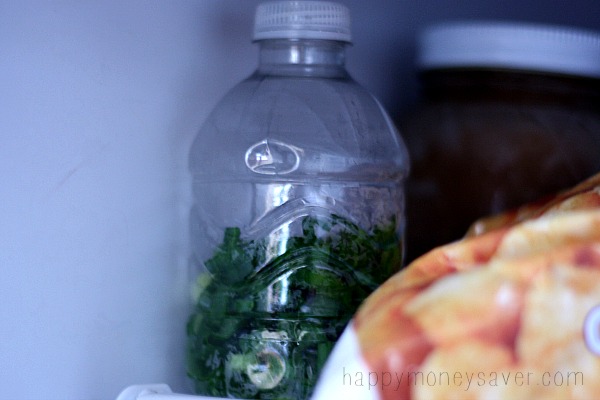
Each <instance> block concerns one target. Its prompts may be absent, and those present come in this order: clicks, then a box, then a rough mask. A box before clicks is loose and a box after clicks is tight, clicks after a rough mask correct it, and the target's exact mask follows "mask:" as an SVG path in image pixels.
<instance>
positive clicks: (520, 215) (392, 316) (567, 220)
mask: <svg viewBox="0 0 600 400" xmlns="http://www.w3.org/2000/svg"><path fill="white" fill-rule="evenodd" d="M599 396H600V174H598V175H596V176H594V177H592V178H590V179H589V180H587V181H585V182H583V183H582V184H580V185H578V186H576V187H575V188H573V189H571V190H569V191H566V192H564V193H561V194H559V195H557V196H556V197H554V198H552V199H548V200H546V201H543V202H540V203H537V204H531V205H525V206H523V207H522V208H520V209H518V210H514V211H511V212H509V213H506V214H503V215H500V216H495V217H491V218H486V219H483V220H481V221H477V222H475V223H474V224H473V226H472V228H471V229H470V230H469V232H468V233H467V235H466V237H465V238H464V239H462V240H459V241H457V242H454V243H450V244H448V245H445V246H442V247H439V248H436V249H434V250H432V251H430V252H429V253H427V254H425V255H424V256H422V257H420V258H418V259H417V260H415V261H414V262H412V263H411V264H410V265H409V266H407V267H406V268H405V269H404V270H402V271H401V272H399V273H397V274H396V275H394V276H393V277H391V278H390V279H389V280H388V281H386V282H385V283H384V284H383V285H382V286H380V287H379V288H378V289H377V290H376V291H375V292H374V293H373V294H372V295H371V296H369V297H368V298H367V299H366V301H365V302H364V303H363V304H362V305H361V307H360V308H359V310H358V311H357V313H356V315H355V316H354V318H353V319H352V321H351V322H350V323H349V325H348V327H347V329H346V331H345V332H344V334H343V335H342V337H341V338H340V340H339V341H338V343H337V344H336V347H335V348H334V350H333V352H332V354H331V356H330V357H329V360H328V361H327V364H326V366H325V369H324V371H323V373H322V375H321V377H320V380H319V382H318V385H317V388H316V390H315V394H314V396H313V399H315V400H324V399H332V398H343V399H344V400H352V399H365V400H366V399H381V400H391V399H414V400H417V399H426V400H434V399H532V398H543V399H561V400H562V399H585V400H587V399H593V398H600V397H599Z"/></svg>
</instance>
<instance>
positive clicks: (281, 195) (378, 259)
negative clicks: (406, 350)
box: [187, 41, 408, 399]
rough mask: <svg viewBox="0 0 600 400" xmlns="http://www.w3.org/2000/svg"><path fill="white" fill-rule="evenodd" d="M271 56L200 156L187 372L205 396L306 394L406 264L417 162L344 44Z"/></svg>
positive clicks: (204, 135) (280, 46)
mask: <svg viewBox="0 0 600 400" xmlns="http://www.w3.org/2000/svg"><path fill="white" fill-rule="evenodd" d="M299 47H301V48H302V49H303V50H302V51H299ZM261 54H263V58H261V65H260V67H259V69H258V70H257V72H256V73H255V74H253V75H252V76H251V77H249V78H248V79H246V80H245V81H243V82H241V83H240V84H238V85H237V86H236V87H235V88H233V90H232V91H231V92H230V93H229V94H227V95H226V96H225V98H224V99H223V100H222V101H221V102H220V103H219V104H218V106H217V107H216V108H215V110H214V111H213V112H212V114H211V115H210V116H209V118H208V120H207V121H206V122H205V124H204V126H203V127H202V129H201V131H200V133H199V135H198V137H197V139H196V141H195V142H194V144H193V146H192V149H191V154H190V170H191V173H192V176H193V189H194V190H193V192H194V207H193V210H192V213H191V239H192V243H191V244H192V250H193V253H192V257H191V267H192V268H191V269H192V271H193V282H192V286H193V301H194V304H195V311H194V313H193V315H191V317H190V319H189V323H188V326H187V333H188V338H189V340H188V361H187V371H188V375H189V376H190V377H191V378H192V380H193V382H194V385H195V390H196V392H197V393H199V394H207V395H214V396H222V397H225V396H231V397H238V398H246V399H249V398H295V399H302V398H308V397H309V396H310V394H311V392H312V389H313V386H314V384H315V382H316V379H317V377H318V375H319V372H320V370H321V368H322V366H323V364H324V362H325V360H326V358H327V357H328V355H329V352H330V351H331V349H332V347H333V345H334V343H335V341H336V340H337V339H338V337H339V335H340V334H341V332H342V331H343V329H344V327H345V325H346V324H347V322H348V320H349V319H350V318H351V316H352V315H353V313H354V312H355V310H356V309H357V307H358V306H359V304H360V303H361V302H362V300H363V299H364V298H365V297H366V296H367V295H368V294H369V293H371V292H372V291H373V290H374V289H375V288H376V287H377V286H378V285H379V284H380V283H382V282H383V281H384V280H385V279H387V278H388V277H389V276H391V275H392V274H393V273H394V272H396V271H398V270H399V269H400V268H401V266H402V261H403V253H404V251H403V231H404V190H403V182H404V179H405V176H406V174H407V169H408V157H407V153H406V150H405V147H404V144H403V142H402V139H401V138H400V136H399V135H398V132H397V131H396V129H395V128H394V126H393V125H392V124H391V123H390V120H389V118H388V117H387V114H386V113H385V111H384V110H383V109H382V107H381V105H380V104H379V103H378V102H377V101H376V100H375V99H374V97H373V96H371V95H370V94H369V93H368V92H367V91H366V90H365V89H363V88H362V87H361V86H359V85H358V84H356V83H355V82H354V81H353V80H352V79H351V78H350V77H349V76H348V74H347V73H346V72H345V69H344V68H343V65H341V63H340V60H342V58H340V55H341V54H343V46H340V43H339V42H330V41H321V42H318V41H314V42H311V41H308V42H304V43H302V42H301V43H298V42H288V41H283V42H279V43H277V42H275V43H267V42H265V44H264V45H263V46H262V49H261ZM293 54H300V55H301V57H299V58H295V57H293V56H290V55H293ZM285 55H287V57H286V56H285ZM307 55H310V57H307ZM289 59H292V60H293V59H301V60H305V61H304V62H300V63H296V64H294V63H293V62H292V63H289V62H282V61H281V60H289ZM315 59H319V60H333V62H332V63H330V64H327V63H320V64H318V65H315V64H311V63H310V60H315ZM277 60H279V61H277Z"/></svg>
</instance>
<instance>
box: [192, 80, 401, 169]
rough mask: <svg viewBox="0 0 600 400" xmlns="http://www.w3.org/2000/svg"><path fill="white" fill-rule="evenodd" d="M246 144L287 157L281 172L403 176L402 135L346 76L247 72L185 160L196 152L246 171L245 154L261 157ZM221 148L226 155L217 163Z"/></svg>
mask: <svg viewBox="0 0 600 400" xmlns="http://www.w3.org/2000/svg"><path fill="white" fill-rule="evenodd" d="M253 151H254V152H256V151H258V152H261V151H262V152H265V151H271V152H276V153H277V154H276V155H275V156H276V157H280V158H281V159H286V160H288V162H287V164H289V165H287V164H286V166H285V168H284V169H285V170H286V171H288V170H291V169H293V171H288V172H290V173H292V172H293V173H296V174H300V175H303V176H305V175H307V174H308V175H319V176H321V177H322V176H325V175H327V174H333V175H335V174H344V173H346V172H347V171H348V170H349V169H351V168H362V169H363V170H364V171H365V172H364V173H365V174H367V173H373V171H374V170H377V168H386V169H388V170H390V171H392V172H393V173H394V174H396V175H402V176H403V175H405V174H406V170H407V165H408V155H407V152H406V149H405V146H404V143H403V141H402V138H401V137H400V135H399V133H398V132H397V130H396V128H395V126H394V124H393V123H392V122H391V120H390V118H389V117H388V116H387V114H386V112H385V110H384V109H383V107H382V106H381V104H380V103H379V102H378V101H377V99H375V97H374V96H372V95H371V94H370V93H369V92H368V91H367V90H366V89H365V88H364V87H362V86H361V85H359V84H358V83H356V82H355V81H354V80H352V79H351V78H349V77H347V78H343V79H331V78H327V79H323V78H316V77H306V76H302V77H289V76H286V77H281V76H263V75H259V74H253V75H252V76H250V77H248V78H247V79H245V80H244V81H242V82H240V83H239V84H238V85H236V86H235V87H233V88H232V89H231V90H230V91H229V92H228V93H227V94H226V95H225V97H224V98H223V99H222V100H221V101H220V102H219V103H218V104H217V106H216V107H215V109H214V110H213V111H212V112H211V114H210V115H209V117H208V119H207V120H206V122H205V123H204V125H203V126H202V128H201V130H200V132H199V134H198V136H197V138H196V140H195V142H194V145H193V146H192V152H191V154H190V166H191V168H192V170H193V171H195V170H198V169H199V166H198V165H197V162H198V160H199V159H204V160H206V159H207V158H214V162H215V163H218V164H223V165H221V166H220V167H217V169H225V170H231V171H230V172H235V171H237V172H239V173H242V171H243V173H246V170H247V169H249V168H250V170H251V169H252V168H251V167H250V166H249V164H248V163H249V161H248V157H261V155H260V154H250V155H249V153H252V152H253ZM219 155H220V156H219ZM223 155H230V156H231V158H230V160H232V161H231V162H229V164H227V165H224V164H225V161H224V158H223ZM263 156H265V157H267V156H266V155H264V154H263ZM271 156H274V155H273V154H271ZM240 159H242V160H240ZM289 160H292V161H289ZM294 160H295V161H294ZM244 161H245V162H244ZM235 163H237V165H236V166H234V164H235ZM250 163H252V161H250ZM296 164H297V165H296ZM384 166H385V167H384ZM367 171H371V172H367Z"/></svg>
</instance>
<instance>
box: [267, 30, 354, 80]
mask: <svg viewBox="0 0 600 400" xmlns="http://www.w3.org/2000/svg"><path fill="white" fill-rule="evenodd" d="M258 43H259V46H260V50H259V66H258V71H257V72H258V73H259V74H261V75H280V76H305V77H306V76H311V77H323V78H345V77H347V76H348V73H347V71H346V67H345V62H346V44H345V43H343V42H339V41H335V40H315V39H269V40H261V41H259V42H258Z"/></svg>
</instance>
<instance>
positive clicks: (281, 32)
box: [254, 1, 351, 43]
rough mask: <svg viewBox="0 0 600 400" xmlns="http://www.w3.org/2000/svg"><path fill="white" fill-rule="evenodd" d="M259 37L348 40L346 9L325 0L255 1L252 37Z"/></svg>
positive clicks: (256, 38) (348, 23) (347, 11)
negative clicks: (256, 2) (261, 2)
mask: <svg viewBox="0 0 600 400" xmlns="http://www.w3.org/2000/svg"><path fill="white" fill-rule="evenodd" d="M263 39H327V40H338V41H342V42H348V43H350V42H351V35H350V10H348V8H347V7H346V6H344V5H342V4H338V3H332V2H328V1H276V2H269V3H263V4H259V6H258V7H257V8H256V17H255V19H254V40H263Z"/></svg>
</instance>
